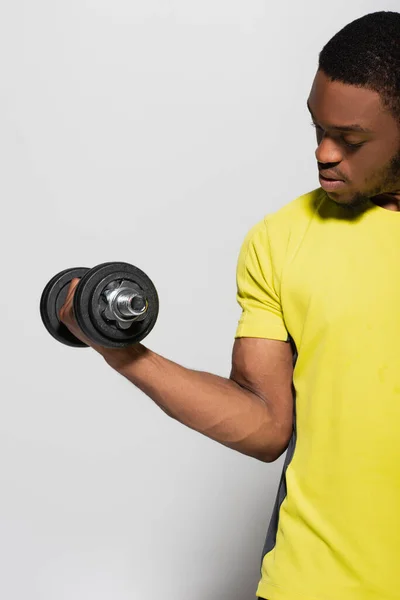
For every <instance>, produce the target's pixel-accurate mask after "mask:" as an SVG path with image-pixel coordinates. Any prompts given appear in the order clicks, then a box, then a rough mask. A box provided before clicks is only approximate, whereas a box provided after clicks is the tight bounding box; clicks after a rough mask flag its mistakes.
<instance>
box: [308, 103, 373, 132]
mask: <svg viewBox="0 0 400 600" xmlns="http://www.w3.org/2000/svg"><path fill="white" fill-rule="evenodd" d="M307 108H308V110H309V111H310V113H311V116H312V118H313V119H314V115H313V113H312V110H311V108H310V104H309V102H308V100H307ZM314 120H315V119H314ZM329 129H336V130H337V131H356V132H358V133H373V131H371V129H366V128H365V127H361V125H331V127H330V128H329Z"/></svg>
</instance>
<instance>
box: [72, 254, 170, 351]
mask: <svg viewBox="0 0 400 600" xmlns="http://www.w3.org/2000/svg"><path fill="white" fill-rule="evenodd" d="M122 280H125V281H131V282H132V283H134V284H136V285H137V286H139V288H140V289H141V290H142V291H143V294H144V295H145V296H146V298H147V300H148V310H147V313H146V317H145V318H144V319H143V321H136V322H134V323H132V325H131V326H130V327H129V329H125V330H122V329H119V328H118V326H117V324H116V323H115V322H112V321H110V322H109V321H106V320H105V319H103V317H102V312H103V310H104V308H105V305H106V304H105V301H103V299H102V292H103V291H104V289H105V288H106V287H107V286H108V285H109V284H110V283H111V282H112V281H122ZM158 310H159V301H158V294H157V290H156V288H155V286H154V284H153V282H152V281H151V279H150V278H149V277H148V276H147V275H146V274H145V273H144V272H143V271H141V270H140V269H138V268H137V267H135V266H133V265H131V264H129V263H123V262H108V263H102V264H100V265H98V266H96V267H94V268H93V269H91V270H90V271H89V272H88V273H86V275H85V276H84V277H82V279H81V281H80V282H79V286H78V287H77V288H76V292H75V296H74V311H75V317H76V320H77V322H78V325H79V326H80V328H81V329H82V331H83V332H84V333H85V335H86V336H87V337H88V338H89V339H91V340H93V342H94V343H96V344H99V345H100V346H103V347H105V348H126V347H128V346H132V345H133V344H136V343H138V342H140V341H141V340H143V339H144V338H145V337H146V336H147V335H148V334H149V333H150V331H151V330H152V329H153V327H154V325H155V323H156V320H157V316H158Z"/></svg>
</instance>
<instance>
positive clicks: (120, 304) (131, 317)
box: [103, 282, 148, 326]
mask: <svg viewBox="0 0 400 600" xmlns="http://www.w3.org/2000/svg"><path fill="white" fill-rule="evenodd" d="M103 294H104V298H105V300H106V302H107V307H106V310H105V311H104V314H103V317H104V318H105V319H110V320H116V321H118V322H119V324H120V325H127V326H130V325H131V323H132V322H133V321H140V320H142V319H143V318H144V317H145V315H146V312H147V309H148V303H147V299H146V297H145V296H143V294H141V293H140V292H139V291H138V290H137V289H135V288H133V287H132V286H131V285H129V283H128V282H126V283H125V282H122V283H121V285H120V286H119V287H117V288H111V289H108V290H105V292H103Z"/></svg>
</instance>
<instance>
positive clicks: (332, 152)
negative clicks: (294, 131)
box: [315, 137, 343, 164]
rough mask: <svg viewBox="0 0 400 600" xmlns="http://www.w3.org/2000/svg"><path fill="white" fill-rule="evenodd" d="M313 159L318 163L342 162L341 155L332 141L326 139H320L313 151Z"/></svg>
mask: <svg viewBox="0 0 400 600" xmlns="http://www.w3.org/2000/svg"><path fill="white" fill-rule="evenodd" d="M315 158H316V159H317V161H318V162H319V163H322V164H331V163H340V162H341V161H342V158H343V157H342V153H341V151H340V148H339V147H338V145H337V144H335V142H334V140H330V139H329V138H327V137H324V138H322V140H321V141H320V142H319V144H318V148H317V149H316V151H315Z"/></svg>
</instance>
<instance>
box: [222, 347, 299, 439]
mask: <svg viewBox="0 0 400 600" xmlns="http://www.w3.org/2000/svg"><path fill="white" fill-rule="evenodd" d="M230 379H232V380H233V381H234V382H235V383H237V384H238V385H240V386H241V387H243V388H245V389H247V390H249V391H251V392H252V393H254V394H256V395H257V396H258V397H259V398H261V399H262V400H263V401H264V402H265V403H266V405H267V407H268V408H269V410H270V411H271V414H272V415H273V417H274V420H275V422H276V424H277V425H278V427H279V429H280V431H281V432H282V436H283V438H284V439H285V440H287V442H288V441H289V439H290V436H291V433H292V429H293V402H294V400H293V388H292V384H293V349H292V346H291V344H290V343H289V342H283V341H279V340H272V339H266V338H250V337H241V338H237V339H236V340H235V343H234V346H233V353H232V370H231V374H230Z"/></svg>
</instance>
